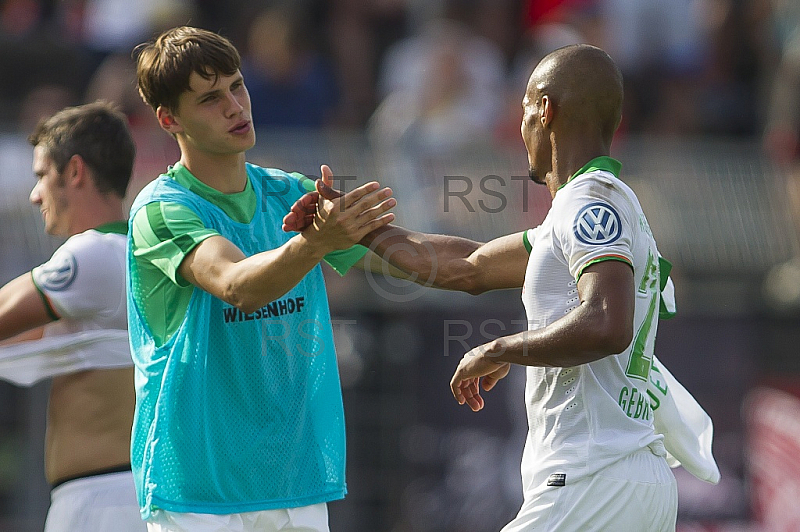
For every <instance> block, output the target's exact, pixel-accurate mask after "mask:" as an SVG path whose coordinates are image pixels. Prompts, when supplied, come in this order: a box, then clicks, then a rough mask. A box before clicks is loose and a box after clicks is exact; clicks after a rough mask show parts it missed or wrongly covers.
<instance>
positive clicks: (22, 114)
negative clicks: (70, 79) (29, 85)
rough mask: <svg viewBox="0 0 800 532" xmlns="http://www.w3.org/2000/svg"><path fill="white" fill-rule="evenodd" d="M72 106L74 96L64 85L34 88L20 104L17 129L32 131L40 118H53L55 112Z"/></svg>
mask: <svg viewBox="0 0 800 532" xmlns="http://www.w3.org/2000/svg"><path fill="white" fill-rule="evenodd" d="M74 104H75V95H74V94H73V92H72V91H71V90H70V89H69V88H68V87H66V86H64V85H60V84H55V83H47V84H44V85H39V86H38V87H34V88H33V89H31V90H30V91H29V92H28V93H27V94H26V95H25V97H24V98H23V99H22V103H20V106H19V114H18V115H17V129H19V130H20V131H33V128H34V127H36V124H38V123H39V120H41V119H42V118H47V117H50V116H53V115H54V114H55V113H56V112H57V111H60V110H61V109H63V108H64V107H67V106H70V105H74Z"/></svg>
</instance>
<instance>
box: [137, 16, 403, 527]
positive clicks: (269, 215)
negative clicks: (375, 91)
mask: <svg viewBox="0 0 800 532" xmlns="http://www.w3.org/2000/svg"><path fill="white" fill-rule="evenodd" d="M239 66H240V58H239V54H238V52H237V51H236V49H235V48H234V47H233V46H232V45H231V43H230V42H229V41H228V40H227V39H225V38H223V37H221V36H220V35H217V34H215V33H212V32H208V31H205V30H200V29H196V28H191V27H179V28H174V29H171V30H168V31H166V32H164V33H163V34H162V35H160V36H159V37H158V38H156V39H155V40H154V41H152V42H150V43H147V44H146V45H144V46H143V47H141V48H140V49H139V54H138V83H139V90H140V92H141V94H142V96H143V98H144V100H145V101H146V102H147V103H148V104H149V105H150V106H151V107H152V108H153V110H154V111H155V114H156V117H157V119H158V121H159V124H160V125H161V127H162V128H163V129H164V130H165V131H167V132H168V133H170V134H172V135H173V136H174V137H175V139H176V141H177V142H178V146H179V147H180V150H181V158H180V161H178V162H177V163H176V164H175V165H174V166H172V167H171V168H169V169H168V170H167V172H166V173H165V174H163V175H161V176H160V177H159V178H158V179H156V180H155V181H154V182H152V183H151V184H149V185H148V186H147V187H145V189H144V190H143V191H142V192H141V193H140V194H139V195H138V197H137V198H136V200H135V201H134V204H133V207H132V209H131V239H130V246H129V257H128V258H129V286H128V305H129V306H128V311H129V325H130V331H131V345H132V351H133V357H134V361H135V365H136V394H137V405H136V416H135V421H134V428H133V447H132V465H133V471H134V477H135V482H136V490H137V494H138V497H139V503H140V505H141V513H142V517H143V518H144V519H146V520H147V523H148V527H149V529H150V530H153V531H156V530H159V531H161V530H163V531H179V530H180V531H182V530H187V531H192V532H197V531H204V530H266V531H269V530H286V531H289V530H306V531H310V530H314V531H317V530H328V519H327V507H326V504H325V503H327V502H328V501H332V500H336V499H340V498H342V497H343V496H344V494H345V478H344V459H345V436H344V418H343V412H342V398H341V390H340V385H339V378H338V371H337V366H336V358H335V353H334V347H333V338H332V331H331V324H330V315H329V311H328V303H327V298H326V294H325V285H324V283H323V278H322V271H321V269H320V266H319V262H320V260H322V259H324V260H326V261H327V262H328V263H329V264H331V266H333V267H334V268H335V269H337V271H339V272H340V273H344V272H345V271H347V269H348V268H349V267H350V266H351V265H352V264H353V263H354V262H355V261H357V260H358V259H360V257H361V256H362V255H363V254H364V253H365V252H366V250H365V249H363V248H361V249H358V248H354V249H351V248H352V246H353V245H354V244H356V243H357V242H359V241H360V240H361V239H362V237H363V236H364V235H365V234H367V233H368V232H370V231H372V230H374V229H376V228H379V227H381V226H383V225H385V224H387V223H389V222H390V221H391V220H392V218H393V215H392V214H391V213H387V212H386V211H387V210H388V209H390V208H391V207H392V206H393V205H394V199H391V198H390V197H389V196H390V194H391V191H390V190H389V189H381V188H380V187H379V185H378V184H377V183H368V184H366V185H363V186H361V187H359V188H357V189H356V190H354V191H352V192H350V193H349V194H347V195H345V196H344V198H342V200H341V201H337V202H335V203H334V202H321V203H320V208H319V209H318V211H317V213H316V216H315V220H314V223H313V224H312V225H311V226H310V227H309V228H307V229H306V230H305V231H303V232H302V233H301V234H298V235H295V236H289V235H287V234H285V233H283V232H282V231H281V219H282V218H283V215H284V214H285V213H286V211H287V210H288V209H289V206H290V205H291V204H292V202H294V201H295V200H296V199H297V198H299V197H300V196H301V195H302V194H303V193H304V192H305V190H304V189H303V188H302V186H301V181H299V180H298V179H297V178H295V177H293V176H291V175H289V174H287V173H285V172H283V171H281V170H276V169H268V168H261V167H258V166H255V165H252V164H249V163H247V162H246V160H245V152H246V150H248V149H249V148H251V147H253V145H254V144H255V131H254V130H253V124H252V120H251V102H250V98H249V95H248V92H247V88H246V85H245V80H244V79H243V78H242V75H241V73H240V71H239ZM260 104H261V105H269V102H261V103H260ZM337 250H339V251H337Z"/></svg>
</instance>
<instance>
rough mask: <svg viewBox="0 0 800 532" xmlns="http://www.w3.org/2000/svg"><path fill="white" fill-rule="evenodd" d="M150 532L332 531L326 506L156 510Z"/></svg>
mask: <svg viewBox="0 0 800 532" xmlns="http://www.w3.org/2000/svg"><path fill="white" fill-rule="evenodd" d="M147 530H148V531H149V532H330V529H329V528H328V505H327V504H325V503H324V502H323V503H320V504H312V505H311V506H301V507H299V508H282V509H279V510H261V511H258V512H243V513H238V514H224V515H215V514H195V513H181V512H167V511H165V510H160V509H159V510H154V511H153V512H152V513H151V514H150V518H149V519H148V520H147Z"/></svg>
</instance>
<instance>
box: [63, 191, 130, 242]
mask: <svg viewBox="0 0 800 532" xmlns="http://www.w3.org/2000/svg"><path fill="white" fill-rule="evenodd" d="M76 207H78V208H77V209H76V212H77V213H79V214H78V216H76V217H75V218H74V219H73V220H72V223H71V224H70V229H69V235H67V236H73V235H77V234H78V233H83V232H84V231H88V230H89V229H94V228H96V227H100V226H101V225H103V224H107V223H111V222H119V221H120V220H124V219H125V208H124V206H123V201H122V198H118V197H117V196H114V195H113V194H109V195H108V196H100V197H99V198H94V201H87V202H86V203H85V204H84V205H79V206H78V205H76Z"/></svg>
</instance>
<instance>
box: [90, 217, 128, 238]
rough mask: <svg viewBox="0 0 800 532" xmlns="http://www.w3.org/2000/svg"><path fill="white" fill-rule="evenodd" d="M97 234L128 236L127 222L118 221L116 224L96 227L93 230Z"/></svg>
mask: <svg viewBox="0 0 800 532" xmlns="http://www.w3.org/2000/svg"><path fill="white" fill-rule="evenodd" d="M94 230H95V231H97V232H98V233H114V234H117V235H127V234H128V222H127V221H126V220H118V221H116V222H108V223H107V224H102V225H98V226H97V227H95V228H94Z"/></svg>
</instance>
